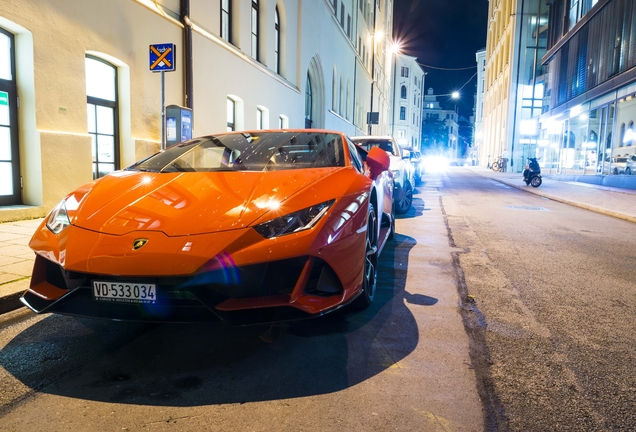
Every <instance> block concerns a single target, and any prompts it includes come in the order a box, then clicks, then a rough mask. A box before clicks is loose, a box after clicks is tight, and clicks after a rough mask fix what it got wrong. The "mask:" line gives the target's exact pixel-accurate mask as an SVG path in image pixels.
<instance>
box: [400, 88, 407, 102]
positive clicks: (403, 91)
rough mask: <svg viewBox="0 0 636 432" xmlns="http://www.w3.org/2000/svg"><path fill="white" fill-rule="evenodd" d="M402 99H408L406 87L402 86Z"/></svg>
mask: <svg viewBox="0 0 636 432" xmlns="http://www.w3.org/2000/svg"><path fill="white" fill-rule="evenodd" d="M400 98H402V99H406V86H402V88H401V89H400Z"/></svg>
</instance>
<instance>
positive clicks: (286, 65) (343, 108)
mask: <svg viewBox="0 0 636 432" xmlns="http://www.w3.org/2000/svg"><path fill="white" fill-rule="evenodd" d="M186 6H188V7H187V8H186ZM182 7H183V10H180V8H182ZM186 14H187V16H186ZM392 22H393V2H391V1H389V2H384V1H379V0H365V1H359V2H358V1H356V2H354V1H351V0H347V1H343V0H321V1H315V0H312V1H300V0H276V1H273V0H268V1H265V0H181V1H177V0H109V1H102V0H64V1H54V2H53V1H51V2H49V1H41V0H20V1H8V2H7V1H4V2H2V7H0V221H6V220H14V219H20V218H27V217H41V216H44V214H45V213H46V212H47V211H48V210H50V209H51V208H52V207H53V206H54V205H56V204H57V203H58V202H59V200H60V199H61V198H62V197H64V195H65V194H66V193H68V192H69V191H71V190H73V189H75V188H76V187H78V186H80V185H82V184H85V183H87V182H90V181H92V180H93V179H96V178H99V177H102V176H104V175H106V174H107V173H109V172H112V171H114V170H118V169H121V168H123V167H126V166H128V165H130V164H132V163H133V162H135V161H136V160H139V159H141V158H144V157H146V156H148V155H150V154H153V153H154V152H155V151H157V150H158V149H159V143H160V141H161V131H162V127H161V96H160V95H161V92H160V89H161V84H160V83H161V79H160V74H158V73H153V72H151V71H150V70H149V69H150V68H151V67H152V63H151V62H150V61H149V55H150V49H149V47H150V45H155V44H160V43H174V44H175V45H176V49H175V51H173V52H172V54H175V56H174V63H175V64H176V70H175V71H174V72H165V102H166V105H171V104H176V105H183V106H186V107H190V108H192V109H193V118H192V123H191V125H192V130H193V131H194V135H203V134H210V133H218V132H224V131H227V130H245V129H249V130H253V129H277V128H304V127H311V128H325V129H334V130H339V131H343V132H345V133H347V134H351V135H359V134H364V133H367V131H368V126H367V113H369V112H370V111H373V112H377V113H378V117H379V121H378V123H377V124H374V125H373V126H372V128H371V129H372V133H373V134H388V133H389V129H388V124H389V109H390V94H389V92H390V88H391V66H392V63H391V57H392V56H391V54H390V53H389V50H388V48H387V45H388V43H389V41H388V38H386V37H378V36H379V35H382V34H383V35H390V34H392ZM188 40H190V41H191V42H192V43H191V45H189V46H188V45H186V43H187V41H188ZM190 52H191V55H190ZM155 55H156V56H158V55H157V54H155ZM168 59H170V57H167V58H166V60H168ZM189 59H191V60H192V63H191V64H189V63H188V60H189ZM169 63H170V64H172V63H173V62H172V61H169ZM164 65H165V62H164ZM155 66H156V65H155ZM410 94H411V97H412V93H410ZM18 98H19V102H20V103H19V106H18ZM18 120H19V121H18ZM170 133H171V131H170V130H168V134H170Z"/></svg>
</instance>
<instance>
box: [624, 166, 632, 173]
mask: <svg viewBox="0 0 636 432" xmlns="http://www.w3.org/2000/svg"><path fill="white" fill-rule="evenodd" d="M625 174H627V175H632V169H631V168H629V167H627V168H625Z"/></svg>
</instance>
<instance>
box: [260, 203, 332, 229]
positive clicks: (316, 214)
mask: <svg viewBox="0 0 636 432" xmlns="http://www.w3.org/2000/svg"><path fill="white" fill-rule="evenodd" d="M334 202H336V200H330V201H325V202H323V203H320V204H316V205H313V206H311V207H307V208H306V209H302V210H300V211H297V212H294V213H289V214H286V215H285V216H281V217H279V218H276V219H272V220H271V221H268V222H265V223H262V224H260V225H256V226H255V227H254V229H255V230H256V232H258V233H259V234H260V235H262V236H263V237H265V238H273V237H279V236H282V235H286V234H292V233H295V232H298V231H304V230H306V229H309V228H311V227H313V226H314V225H316V223H318V221H319V220H320V219H321V218H322V217H323V216H324V215H325V213H327V210H329V208H330V207H331V206H332V205H333V203H334Z"/></svg>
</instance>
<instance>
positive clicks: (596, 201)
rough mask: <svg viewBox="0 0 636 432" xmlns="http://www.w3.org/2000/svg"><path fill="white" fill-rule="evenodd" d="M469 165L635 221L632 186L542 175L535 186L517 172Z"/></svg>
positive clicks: (523, 187)
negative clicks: (609, 184)
mask: <svg viewBox="0 0 636 432" xmlns="http://www.w3.org/2000/svg"><path fill="white" fill-rule="evenodd" d="M468 169H470V170H472V171H473V172H475V173H477V174H479V175H481V176H483V177H489V178H491V179H493V180H495V181H498V182H500V183H503V184H506V185H508V186H512V187H514V188H517V189H520V190H523V191H525V192H529V193H533V194H535V195H539V196H542V197H545V198H549V199H552V200H554V201H559V202H562V203H565V204H569V205H572V206H576V207H581V208H584V209H586V210H591V211H594V212H597V213H601V214H605V215H608V216H613V217H615V218H618V219H623V220H626V221H630V222H634V223H636V190H633V189H620V188H614V187H608V186H597V185H592V184H588V183H580V182H564V181H559V180H555V179H553V178H550V176H545V175H542V177H543V183H542V184H541V186H539V187H538V188H534V187H532V186H526V184H525V183H524V182H523V180H522V178H521V174H520V173H500V172H495V171H493V170H489V169H486V168H483V167H468Z"/></svg>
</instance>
